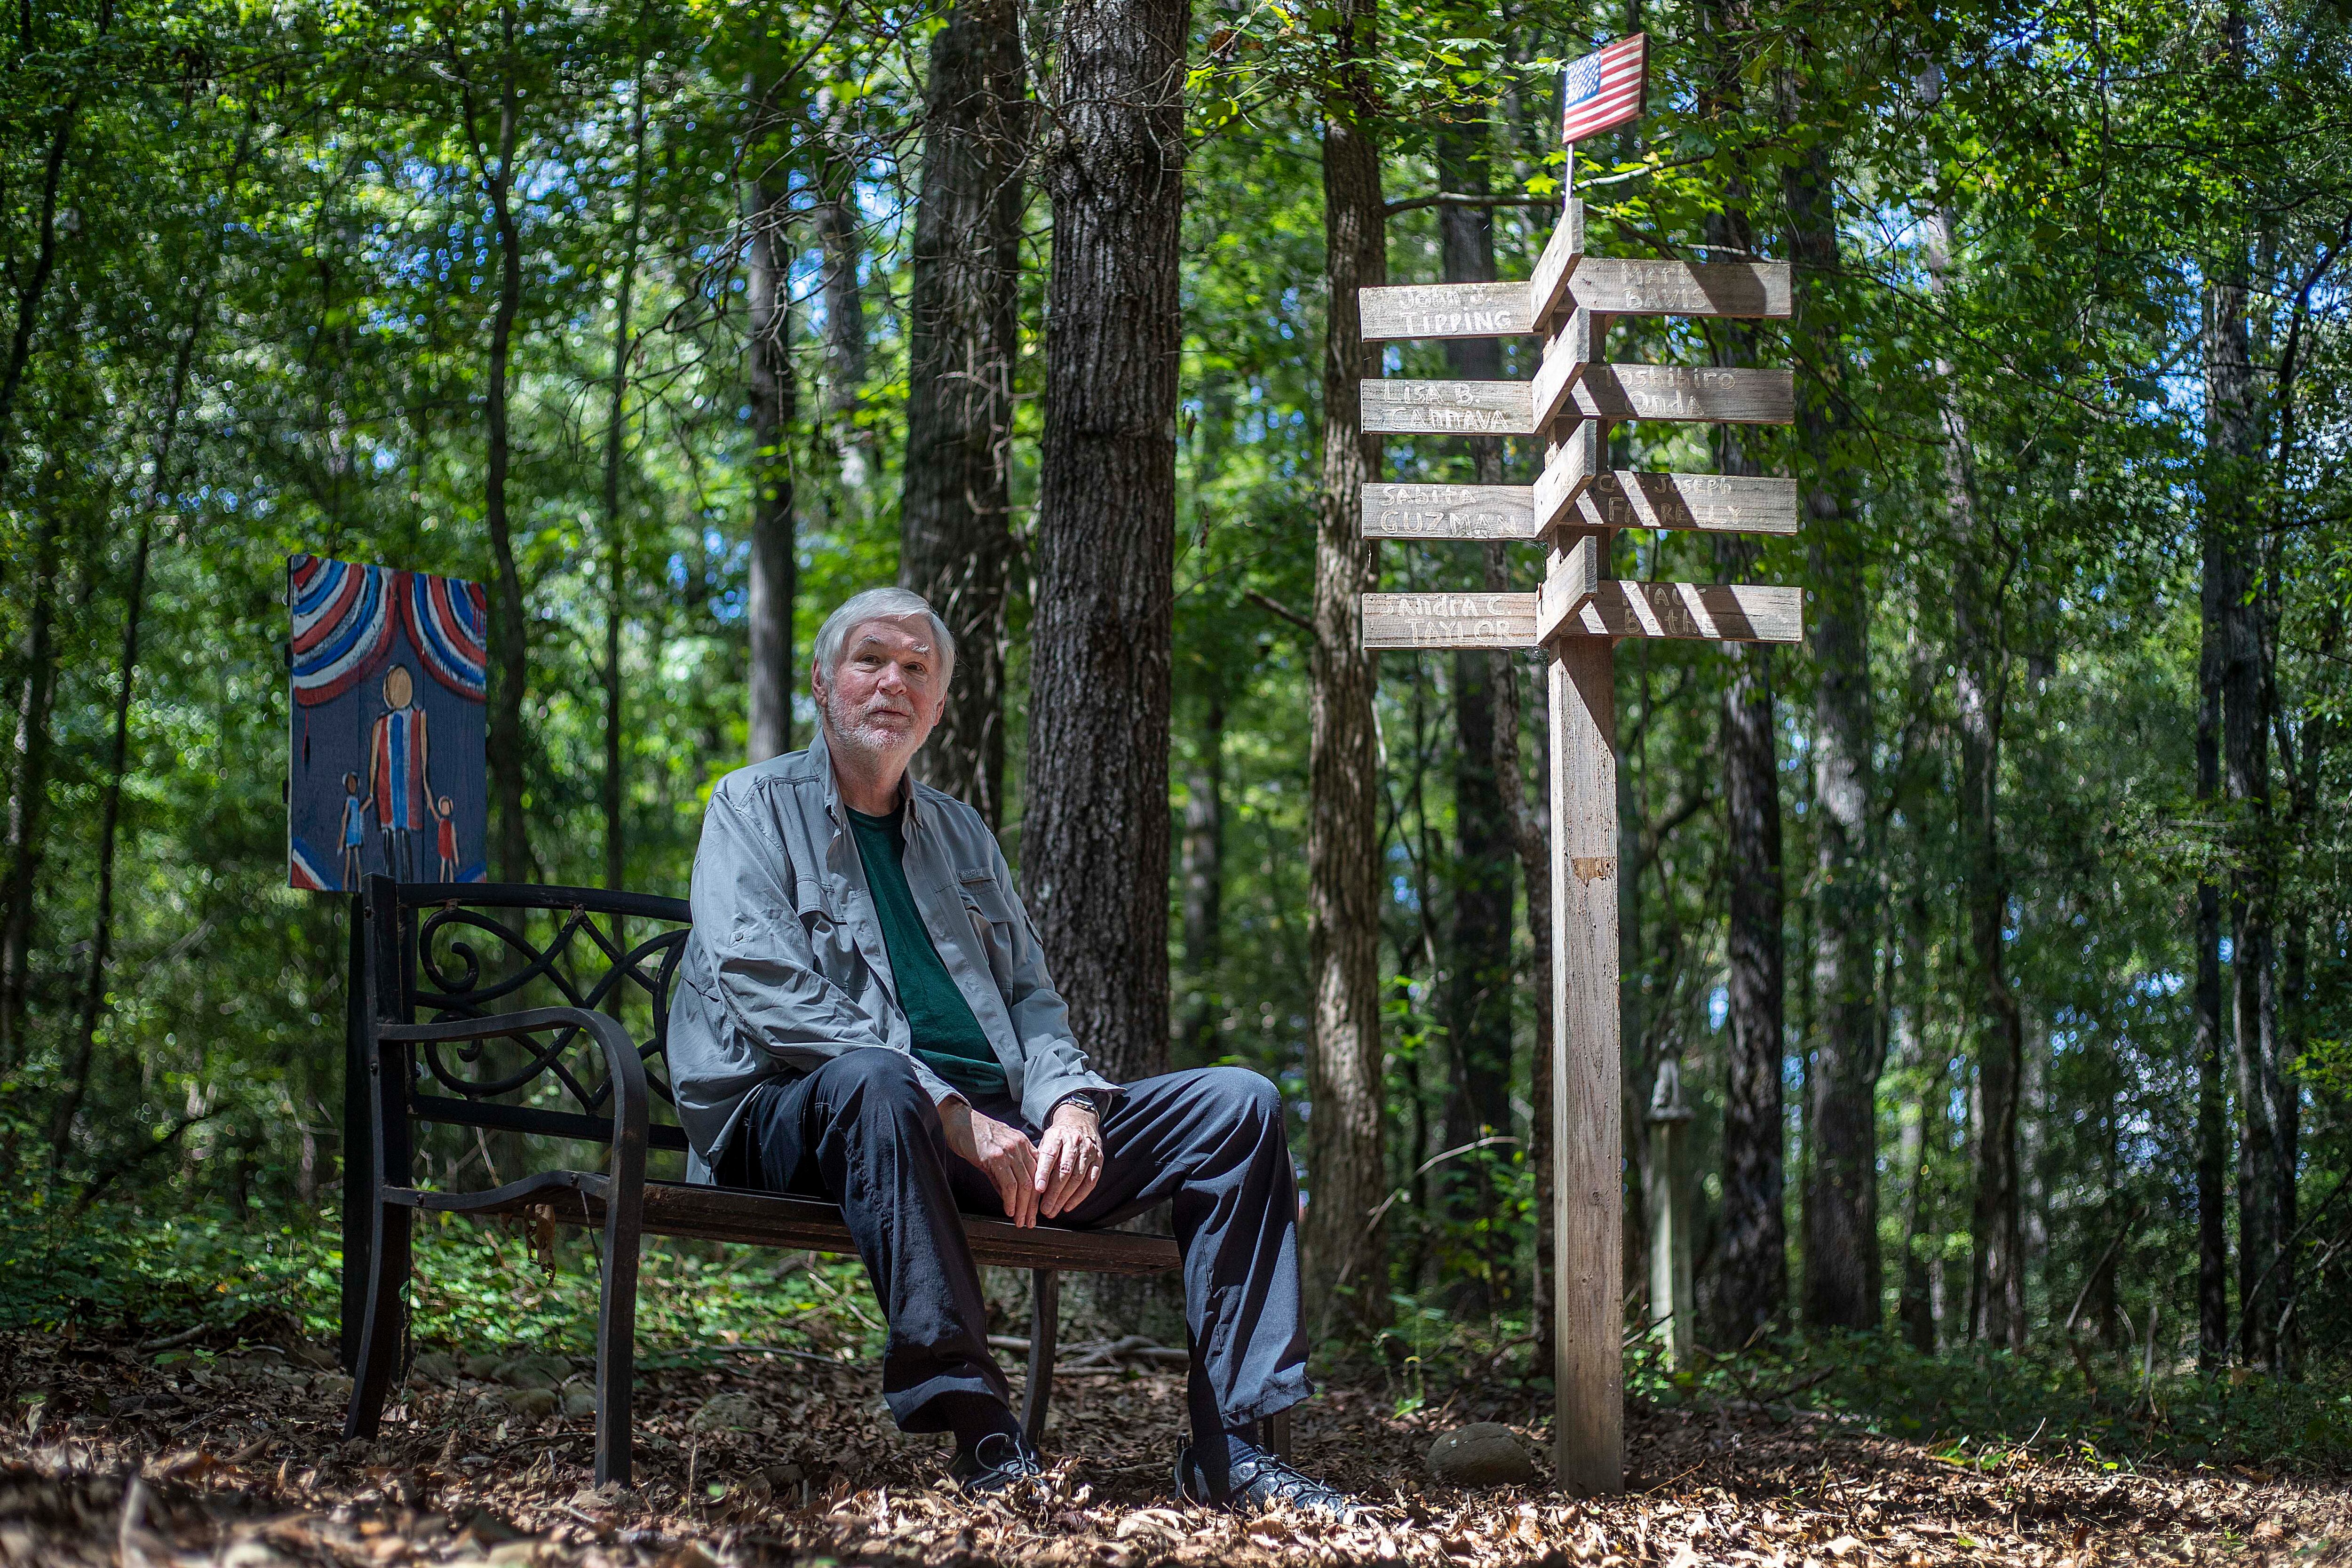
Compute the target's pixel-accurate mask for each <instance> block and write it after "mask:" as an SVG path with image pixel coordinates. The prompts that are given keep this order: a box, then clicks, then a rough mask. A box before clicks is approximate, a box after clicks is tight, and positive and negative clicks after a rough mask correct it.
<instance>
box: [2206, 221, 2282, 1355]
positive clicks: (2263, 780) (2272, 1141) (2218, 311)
mask: <svg viewBox="0 0 2352 1568" xmlns="http://www.w3.org/2000/svg"><path fill="white" fill-rule="evenodd" d="M2215 271H2216V274H2217V279H2218V280H2217V281H2214V282H2212V283H2209V284H2208V285H2207V288H2206V311H2205V315H2206V321H2205V343H2204V355H2205V387H2206V395H2205V405H2206V409H2207V415H2206V431H2205V441H2206V463H2207V468H2208V477H2207V480H2206V520H2205V525H2206V528H2207V530H2208V531H2209V538H2210V539H2212V540H2213V542H2214V544H2215V546H2216V547H2217V548H2218V552H2219V553H2220V557H2221V560H2220V565H2221V573H2220V577H2221V581H2220V583H2219V584H2218V589H2219V594H2218V599H2219V605H2218V607H2219V610H2220V622H2221V626H2220V630H2221V763H2222V770H2223V775H2224V783H2225V785H2226V787H2227V789H2228V792H2229V799H2230V802H2231V817H2232V820H2233V826H2234V827H2235V829H2236V832H2235V834H2234V835H2233V837H2234V840H2235V841H2234V842H2233V843H2232V845H2231V848H2232V851H2233V855H2232V858H2233V861H2234V864H2233V867H2232V869H2231V879H2230V889H2229V911H2230V926H2231V938H2230V977H2231V997H2230V1002H2231V1022H2232V1026H2233V1030H2234V1033H2235V1035H2236V1043H2237V1049H2236V1068H2237V1085H2236V1087H2237V1096H2238V1115H2239V1121H2240V1126H2241V1129H2242V1134H2241V1142H2240V1144H2239V1211H2238V1313H2239V1351H2240V1353H2241V1354H2242V1356H2243V1357H2244V1359H2245V1360H2246V1362H2247V1363H2250V1364H2252V1363H2274V1362H2275V1360H2276V1357H2277V1349H2278V1346H2277V1343H2276V1339H2275V1335H2274V1332H2273V1330H2274V1327H2275V1320H2276V1318H2277V1315H2278V1310H2279V1309H2278V1303H2279V1302H2281V1301H2282V1300H2283V1299H2284V1298H2283V1295H2282V1292H2281V1289H2280V1285H2281V1279H2280V1276H2281V1274H2282V1273H2283V1272H2284V1270H2283V1269H2282V1268H2279V1267H2276V1266H2275V1264H2276V1258H2277V1253H2278V1249H2279V1247H2280V1244H2281V1237H2283V1236H2284V1234H2285V1233H2284V1231H2283V1230H2282V1229H2281V1228H2280V1225H2279V1220H2280V1211H2281V1209H2282V1207H2283V1206H2284V1205H2282V1203H2281V1198H2280V1194H2281V1193H2282V1192H2283V1191H2284V1189H2285V1188H2286V1187H2287V1186H2288V1185H2289V1184H2291V1183H2292V1180H2293V1176H2292V1173H2283V1172H2282V1171H2281V1170H2280V1168H2279V1167H2280V1166H2281V1164H2282V1163H2283V1162H2282V1161H2281V1159H2280V1141H2279V1137H2278V1127H2277V1124H2276V1088H2275V1084H2274V1081H2273V1079H2274V1078H2275V1076H2276V1074H2277V1073H2278V1055H2277V1027H2278V998H2277V994H2276V991H2275V985H2276V971H2275V969H2274V967H2273V959H2274V955H2273V951H2272V929H2271V925H2272V910H2273V898H2274V894H2273V887H2272V879H2271V873H2270V868H2269V858H2270V854H2271V846H2270V843H2269V837H2270V834H2269V829H2270V815H2271V812H2270V744H2269V730H2270V722H2269V721H2270V715H2269V712H2268V711H2267V704H2266V703H2265V701H2264V700H2263V647H2262V642H2263V639H2262V626H2261V621H2260V616H2261V608H2260V605H2258V604H2256V603H2255V602H2254V595H2253V593H2252V589H2253V586H2254V581H2255V577H2254V568H2255V562H2256V556H2257V553H2258V552H2259V549H2260V538H2259V535H2258V533H2257V531H2256V528H2255V523H2254V518H2253V507H2252V486H2253V482H2254V479H2255V469H2256V467H2257V465H2258V464H2259V462H2260V459H2261V453H2262V447H2263V441H2262V435H2261V431H2260V426H2259V422H2258V418H2257V416H2256V413H2255V408H2254V389H2253V372H2252V348H2251V344H2250V342H2249V341H2248V332H2247V327H2246V286H2245V283H2244V281H2243V271H2244V264H2243V262H2242V260H2235V261H2234V262H2233V263H2232V262H2225V263H2224V264H2222V265H2221V266H2220V267H2218V268H2215Z"/></svg>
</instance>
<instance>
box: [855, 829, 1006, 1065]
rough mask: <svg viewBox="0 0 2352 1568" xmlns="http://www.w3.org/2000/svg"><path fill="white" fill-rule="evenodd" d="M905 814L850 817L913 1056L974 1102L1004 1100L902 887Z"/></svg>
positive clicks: (982, 1042) (973, 1022) (967, 1012)
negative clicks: (912, 1040)
mask: <svg viewBox="0 0 2352 1568" xmlns="http://www.w3.org/2000/svg"><path fill="white" fill-rule="evenodd" d="M843 809H844V810H848V807H847V806H844V807H843ZM906 810H907V808H906V807H905V806H903V805H902V806H900V807H899V808H898V810H896V811H894V812H892V813H891V814H890V815H889V816H866V814H865V813H864V812H862V811H850V813H849V830H850V832H851V833H852V834H854V835H855V836H856V839H857V858H859V859H860V860H862V861H864V862H865V865H866V887H867V888H868V889H872V891H873V894H874V912H875V913H876V914H877V915H878V916H880V917H881V921H882V945H883V946H884V947H886V948H887V949H889V952H890V973H891V977H892V978H893V979H894V980H895V981H896V982H897V983H898V1005H899V1006H901V1007H903V1008H905V1009H906V1010H907V1026H908V1030H909V1031H910V1032H911V1033H912V1034H913V1035H914V1037H915V1054H916V1055H917V1056H919V1057H920V1058H923V1062H924V1065H925V1066H927V1067H929V1068H930V1069H931V1070H932V1071H933V1072H935V1073H937V1074H939V1075H940V1077H941V1078H943V1079H946V1080H947V1081H948V1082H949V1083H950V1085H952V1086H953V1087H955V1088H956V1089H961V1090H962V1091H963V1092H964V1093H965V1094H967V1095H970V1096H971V1097H973V1098H974V1099H981V1098H985V1097H1002V1096H1003V1095H1004V1094H1006V1093H1008V1092H1009V1086H1008V1082H1007V1080H1006V1079H1005V1076H1004V1068H1003V1064H1001V1063H1000V1062H998V1061H997V1059H996V1052H995V1050H994V1048H993V1047H991V1046H990V1045H989V1043H988V1036H987V1034H986V1033H985V1032H984V1031H983V1030H982V1028H981V1026H980V1020H979V1019H978V1018H976V1017H974V1016H972V1011H971V1003H969V1002H967V1001H965V1000H964V999H963V993H962V992H961V991H959V990H957V989H956V983H955V978H954V976H952V975H950V973H948V966H947V965H946V964H944V963H940V951H939V949H938V948H937V947H934V946H933V945H932V944H931V933H930V931H929V928H927V927H926V926H925V925H924V924H923V914H922V911H921V910H918V909H917V908H915V895H914V894H913V892H911V891H910V890H909V889H908V887H907V868H906V864H905V858H906V853H907V841H906V837H905V836H904V835H903V834H902V833H900V831H899V824H900V823H901V822H902V821H903V820H904V819H905V816H906Z"/></svg>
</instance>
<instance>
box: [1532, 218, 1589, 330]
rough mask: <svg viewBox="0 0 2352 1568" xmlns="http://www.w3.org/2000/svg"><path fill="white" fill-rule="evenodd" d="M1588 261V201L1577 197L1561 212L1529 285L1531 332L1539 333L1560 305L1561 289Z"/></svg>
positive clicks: (1565, 286)
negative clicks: (1586, 244)
mask: <svg viewBox="0 0 2352 1568" xmlns="http://www.w3.org/2000/svg"><path fill="white" fill-rule="evenodd" d="M1583 264H1584V204H1583V203H1582V202H1580V201H1578V200H1577V199H1576V198H1575V197H1574V196H1570V197H1569V198H1568V204H1567V205H1566V206H1565V207H1563V208H1562V209H1561V211H1560V216H1559V226H1557V227H1555V228H1554V229H1553V230H1552V231H1551V237H1550V238H1549V239H1548V240H1546V241H1544V247H1543V254H1542V255H1541V256H1540V257H1538V258H1536V275H1535V277H1534V279H1532V280H1530V281H1529V282H1528V331H1531V332H1539V331H1543V329H1544V327H1545V326H1546V324H1547V323H1549V321H1550V320H1551V313H1552V311H1553V310H1554V309H1556V308H1557V307H1558V306H1559V296H1560V291H1561V290H1562V289H1566V288H1567V287H1568V280H1569V279H1570V278H1572V277H1574V276H1575V275H1576V272H1577V269H1578V268H1580V267H1581V266H1583Z"/></svg>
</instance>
